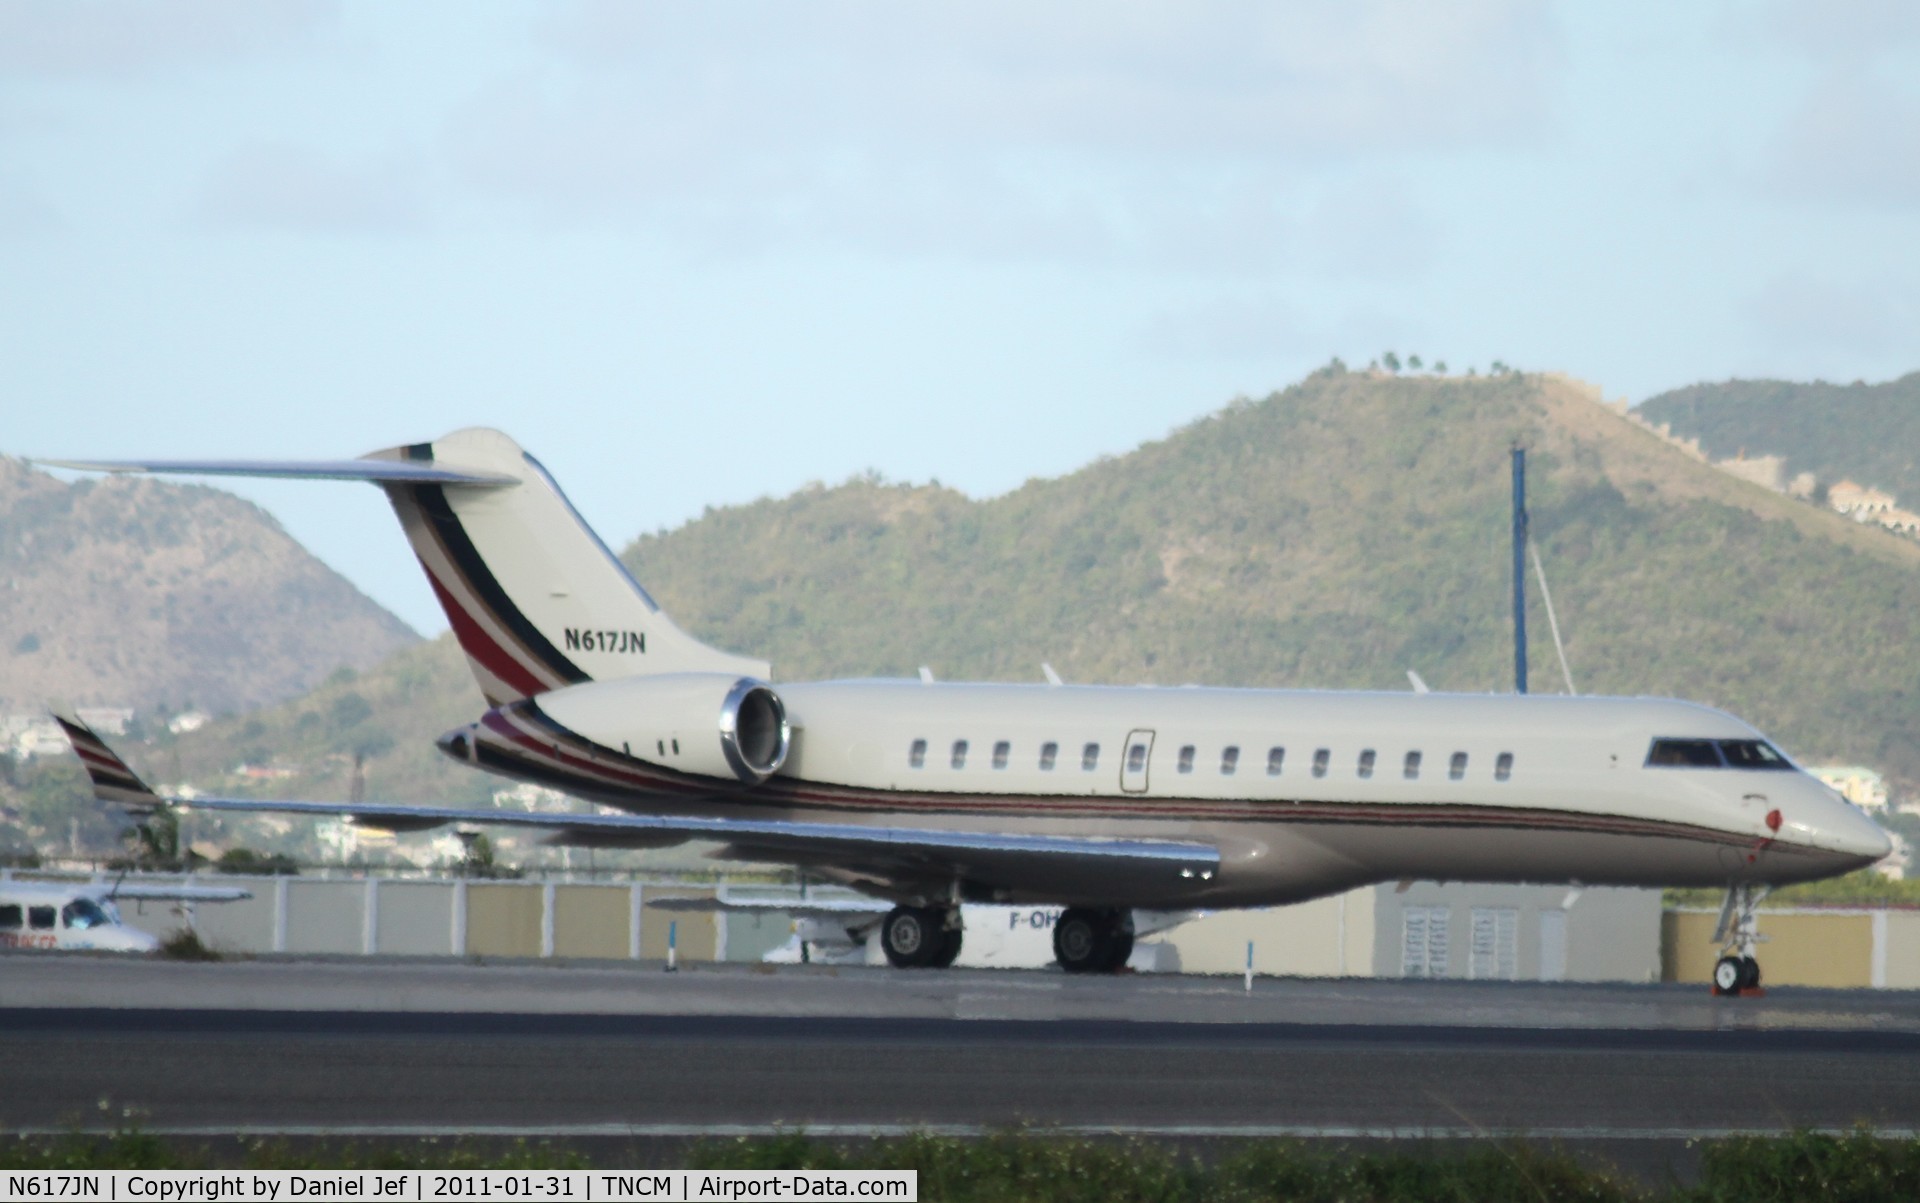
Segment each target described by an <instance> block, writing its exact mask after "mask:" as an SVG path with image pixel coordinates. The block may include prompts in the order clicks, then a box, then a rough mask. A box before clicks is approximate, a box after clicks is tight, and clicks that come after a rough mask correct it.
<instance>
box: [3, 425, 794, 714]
mask: <svg viewBox="0 0 1920 1203" xmlns="http://www.w3.org/2000/svg"><path fill="white" fill-rule="evenodd" d="M36 462H39V463H43V464H47V465H50V466H55V467H67V468H79V469H83V470H87V471H96V472H171V473H187V474H192V475H213V476H270V477H282V478H300V479H318V480H363V481H368V482H371V483H373V484H376V485H379V486H380V488H381V489H382V490H384V491H385V492H386V494H387V500H388V501H390V502H391V503H392V504H393V509H394V513H395V514H396V515H397V516H398V517H399V519H400V525H401V526H402V527H403V528H404V529H405V531H406V535H407V540H408V542H410V543H411V544H412V545H413V552H414V555H415V556H416V557H417V558H418V559H419V561H420V567H421V568H422V569H423V570H425V572H426V574H427V580H428V583H429V584H430V585H431V586H432V587H433V592H434V596H435V598H437V599H438V600H439V602H440V608H441V609H442V610H444V611H446V615H447V622H448V624H449V625H451V626H452V628H453V633H454V637H455V638H456V639H458V640H459V641H460V647H461V650H462V651H464V652H466V654H467V663H468V666H469V667H470V668H471V669H472V670H473V675H474V679H475V680H476V681H477V682H478V683H479V686H480V692H481V693H483V694H485V695H486V696H487V700H488V702H490V703H491V704H492V705H495V706H500V705H504V704H506V703H508V702H515V701H519V700H520V699H522V698H528V697H534V696H536V695H538V694H542V693H545V692H547V691H548V690H552V689H560V688H563V687H565V686H568V685H574V684H578V683H580V682H582V681H596V680H608V679H612V678H616V677H636V676H654V675H658V674H662V673H730V674H733V675H735V676H747V677H756V678H762V679H764V678H766V677H768V676H769V675H770V674H771V671H772V670H771V666H770V665H769V664H768V663H767V662H766V661H764V660H757V659H752V658H750V657H746V656H736V655H733V654H732V653H729V652H724V651H721V650H720V649H718V648H714V647H709V646H708V645H706V644H704V643H702V642H700V641H699V640H698V639H695V638H694V637H693V636H691V635H689V634H687V633H686V632H685V631H683V630H681V629H680V628H679V627H678V626H676V625H674V622H673V620H672V619H671V618H669V617H667V615H666V614H665V613H664V612H663V611H662V610H661V609H660V606H659V604H658V603H656V602H655V601H654V600H653V598H652V597H650V596H649V595H648V594H647V591H646V590H645V589H643V588H641V587H640V585H639V583H638V582H636V581H635V580H634V579H633V577H632V576H631V575H629V574H628V572H627V570H626V568H625V566H623V565H622V564H621V563H620V560H619V558H618V557H616V556H615V555H614V554H613V552H612V550H611V549H609V548H608V547H607V545H606V544H605V543H603V542H601V540H600V537H599V536H598V535H596V534H595V533H594V532H593V529H592V528H591V527H589V526H588V525H587V524H586V522H585V520H583V519H582V518H581V517H580V515H579V514H578V513H577V512H576V511H575V510H574V508H573V506H572V504H571V503H569V502H568V501H567V498H566V494H564V493H562V492H561V491H560V486H559V485H557V484H555V483H554V480H553V478H552V477H551V476H549V475H548V474H547V470H546V469H545V468H543V467H542V466H541V465H540V461H538V460H536V459H534V458H533V456H531V455H529V454H527V453H526V452H525V451H523V450H522V449H521V448H520V446H519V445H518V444H517V443H515V442H514V441H513V440H512V439H510V438H508V437H507V436H506V435H504V434H502V433H500V432H499V431H497V430H488V429H484V428H480V427H474V428H470V429H467V430H456V431H454V432H453V433H452V434H449V435H445V436H443V437H441V438H438V439H435V440H433V441H432V442H429V443H414V444H410V445H407V446H402V447H391V448H388V449H386V450H383V451H375V452H372V453H371V454H368V455H366V456H363V457H361V458H360V459H352V460H295V461H290V462H274V461H266V460H39V461H36Z"/></svg>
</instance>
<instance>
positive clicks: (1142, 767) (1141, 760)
mask: <svg viewBox="0 0 1920 1203" xmlns="http://www.w3.org/2000/svg"><path fill="white" fill-rule="evenodd" d="M1152 761H1153V732H1152V731H1150V730H1148V729H1146V728H1144V727H1142V728H1139V729H1137V730H1134V731H1129V732H1128V733H1127V742H1126V745H1125V747H1124V748H1123V749H1122V751H1121V753H1120V792H1122V793H1126V794H1144V793H1146V792H1147V766H1148V765H1149V764H1151V763H1152Z"/></svg>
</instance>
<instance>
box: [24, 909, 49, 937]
mask: <svg viewBox="0 0 1920 1203" xmlns="http://www.w3.org/2000/svg"><path fill="white" fill-rule="evenodd" d="M27 926H28V927H31V928H34V929H36V930H39V931H45V930H47V929H49V928H51V927H52V926H53V908H52V907H50V906H30V907H28V908H27Z"/></svg>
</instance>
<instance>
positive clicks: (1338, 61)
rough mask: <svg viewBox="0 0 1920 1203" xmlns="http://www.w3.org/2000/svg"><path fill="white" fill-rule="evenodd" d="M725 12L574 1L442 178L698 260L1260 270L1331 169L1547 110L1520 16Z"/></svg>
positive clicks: (455, 145) (1029, 10) (1490, 132)
mask: <svg viewBox="0 0 1920 1203" xmlns="http://www.w3.org/2000/svg"><path fill="white" fill-rule="evenodd" d="M751 15H752V19H751V20H744V19H742V18H741V10H738V9H733V8H727V7H718V6H707V5H703V6H657V5H631V4H623V3H585V4H579V5H575V6H573V7H571V8H568V9H566V10H564V12H563V13H562V14H561V15H560V16H558V17H556V18H555V19H554V20H553V21H552V22H551V23H550V24H549V25H548V27H547V28H546V29H545V30H544V31H543V33H542V41H543V43H544V44H545V45H546V46H548V47H549V48H550V49H551V52H552V55H553V62H552V63H550V64H548V65H546V66H544V67H541V68H537V69H534V70H530V71H528V72H526V73H524V74H522V75H520V76H518V77H516V78H514V79H511V80H505V81H502V82H501V83H499V84H498V85H497V86H495V87H493V88H491V89H489V90H487V91H486V92H484V93H483V94H481V95H478V96H476V97H475V98H474V99H473V100H472V101H471V103H469V104H468V105H466V106H464V108H463V109H462V110H461V111H460V112H459V113H458V114H457V115H456V117H455V118H454V119H453V120H452V121H451V122H450V123H449V125H448V128H447V146H448V148H449V152H450V157H451V160H452V162H453V164H454V165H455V168H456V170H457V171H458V172H459V173H460V174H461V176H462V177H463V178H465V179H466V180H468V181H469V182H470V183H472V184H473V185H475V186H477V187H478V188H480V189H481V190H483V191H485V192H487V193H489V194H492V195H496V196H501V197H505V198H508V199H510V200H511V201H513V202H515V203H518V204H525V205H528V206H530V207H532V208H534V209H535V210H537V211H540V212H544V213H546V214H548V215H549V216H552V217H555V218H557V219H560V220H568V221H571V220H581V219H585V220H591V221H620V222H635V223H664V224H666V225H668V226H669V227H670V228H671V229H672V230H673V231H674V232H675V233H676V234H678V235H687V234H691V235H692V236H693V237H694V238H696V239H698V240H700V241H702V242H704V243H705V244H707V245H708V247H709V248H725V249H737V248H741V247H752V246H755V245H760V244H764V243H766V242H769V241H795V240H807V239H820V240H827V241H832V242H836V243H846V242H852V243H854V244H856V245H866V246H871V247H876V248H882V249H888V250H896V251H918V252H923V253H927V252H930V253H941V252H944V251H960V252H963V253H966V254H969V255H978V254H982V253H985V254H1005V255H1014V256H1019V257H1022V258H1027V257H1036V256H1037V257H1041V258H1065V259H1070V260H1074V261H1077V262H1084V261H1087V260H1106V261H1122V262H1132V261H1145V262H1153V263H1157V264H1175V263H1177V264H1186V265H1188V266H1191V267H1193V268H1195V269H1196V270H1203V271H1218V270H1240V269H1243V268H1245V267H1248V266H1255V267H1257V266H1266V265H1271V264H1272V263H1273V262H1275V256H1276V254H1277V253H1278V251H1279V248H1280V246H1281V245H1282V243H1283V241H1284V240H1283V239H1282V238H1280V236H1279V235H1278V234H1277V233H1276V230H1277V227H1278V225H1279V224H1281V222H1280V218H1281V217H1283V216H1284V214H1285V213H1287V212H1288V211H1289V210H1291V209H1295V208H1297V198H1296V197H1295V196H1294V195H1293V193H1294V184H1293V181H1294V180H1295V179H1296V178H1298V177H1299V176H1301V175H1302V174H1304V173H1305V172H1307V171H1308V170H1310V169H1313V168H1316V167H1319V166H1324V165H1325V164H1327V163H1329V162H1348V161H1356V160H1366V159H1368V158H1370V157H1378V156H1395V155H1401V154H1405V153H1408V152H1417V153H1425V152H1427V151H1432V150H1440V149H1445V148H1460V147H1475V148H1480V147H1487V146H1504V145H1511V144H1514V143H1515V142H1517V141H1520V140H1526V139H1531V138H1534V137H1536V136H1537V135H1538V134H1539V133H1540V131H1541V130H1542V129H1543V128H1544V127H1545V124H1546V122H1547V116H1546V115H1547V114H1548V113H1549V112H1550V111H1551V109H1552V107H1553V96H1554V89H1555V81H1554V73H1555V71H1556V69H1557V66H1558V62H1559V48H1558V43H1557V40H1556V33H1555V30H1554V29H1553V27H1552V25H1551V22H1550V21H1549V20H1548V19H1547V17H1546V16H1545V15H1544V12H1543V8H1542V6H1541V5H1539V4H1536V3H1532V2H1530V0H1482V2H1481V3H1467V4H1458V5H1446V6H1430V5H1423V4H1417V3H1411V2H1406V0H1381V2H1376V3H1370V4H1347V3H1332V2H1313V3H1292V4H1282V5H1263V4H1252V3H1235V4H1225V3H1223V4H1212V5H1205V4H1201V5H1195V4H1173V3H1157V4H1130V5H1123V6H1112V5H1093V4H1088V3H1065V4H1057V5H1056V4H1049V5H1031V4H1013V3H985V4H976V5H968V6H964V7H953V8H930V7H911V8H892V9H874V8H871V7H867V6H853V5H848V4H838V3H827V4H817V5H807V6H780V7H775V8H762V9H754V10H752V11H751Z"/></svg>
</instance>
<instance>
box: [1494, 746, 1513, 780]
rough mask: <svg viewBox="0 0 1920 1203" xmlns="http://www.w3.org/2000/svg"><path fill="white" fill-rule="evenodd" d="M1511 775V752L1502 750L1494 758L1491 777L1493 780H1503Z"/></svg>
mask: <svg viewBox="0 0 1920 1203" xmlns="http://www.w3.org/2000/svg"><path fill="white" fill-rule="evenodd" d="M1511 776H1513V753H1512V752H1502V753H1500V755H1499V756H1497V757H1495V758H1494V761H1493V779H1494V780H1495V781H1505V780H1506V779H1507V778H1509V777H1511Z"/></svg>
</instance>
